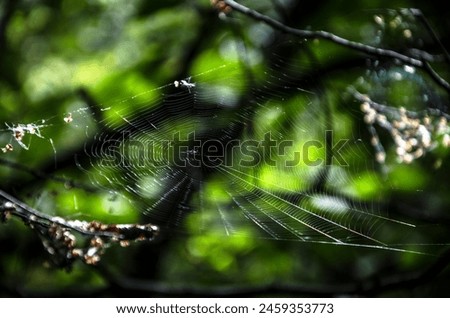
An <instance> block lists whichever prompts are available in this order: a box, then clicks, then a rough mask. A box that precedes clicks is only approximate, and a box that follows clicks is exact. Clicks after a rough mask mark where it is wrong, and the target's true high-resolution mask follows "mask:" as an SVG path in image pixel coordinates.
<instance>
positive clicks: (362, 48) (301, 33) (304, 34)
mask: <svg viewBox="0 0 450 318" xmlns="http://www.w3.org/2000/svg"><path fill="white" fill-rule="evenodd" d="M223 2H224V3H225V4H226V5H228V6H230V7H231V8H233V9H234V10H236V11H239V12H241V13H243V14H245V15H247V16H249V17H251V18H253V19H255V20H258V21H261V22H264V23H266V24H268V25H270V26H271V27H273V28H274V29H277V30H280V31H282V32H284V33H288V34H292V35H295V36H298V37H301V38H303V39H324V40H327V41H330V42H333V43H335V44H338V45H341V46H343V47H346V48H350V49H353V50H355V51H359V52H363V53H366V54H369V55H373V56H377V57H382V58H392V59H395V60H397V61H400V62H403V63H405V64H408V65H412V66H415V67H418V68H421V69H423V70H425V71H426V72H427V73H428V74H429V75H430V76H431V77H432V78H433V80H434V81H435V82H436V83H437V84H439V85H440V86H441V87H443V88H444V89H445V90H447V91H448V92H450V84H449V83H448V82H447V81H446V80H445V79H443V78H442V77H441V76H440V75H439V74H438V73H436V71H434V70H433V69H432V68H431V66H429V64H428V63H427V62H428V61H427V60H420V59H417V58H413V57H410V56H407V55H404V54H401V53H399V52H396V51H393V50H389V49H382V48H378V47H374V46H370V45H366V44H362V43H359V42H354V41H350V40H347V39H345V38H342V37H340V36H337V35H335V34H333V33H331V32H327V31H310V30H301V29H296V28H292V27H289V26H287V25H284V24H283V23H281V22H279V21H277V20H275V19H272V18H271V17H268V16H266V15H263V14H261V13H259V12H258V11H255V10H253V9H250V8H248V7H246V6H244V5H242V4H239V3H237V2H235V1H233V0H224V1H223ZM425 57H426V56H425V55H422V58H425Z"/></svg>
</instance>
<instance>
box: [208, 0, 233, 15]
mask: <svg viewBox="0 0 450 318" xmlns="http://www.w3.org/2000/svg"><path fill="white" fill-rule="evenodd" d="M211 5H212V6H213V7H214V8H215V9H216V10H217V11H219V12H220V13H225V14H228V13H230V12H231V11H232V10H233V9H232V8H231V7H230V6H229V5H227V4H226V3H225V1H223V0H211Z"/></svg>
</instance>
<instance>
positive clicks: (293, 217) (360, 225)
mask: <svg viewBox="0 0 450 318" xmlns="http://www.w3.org/2000/svg"><path fill="white" fill-rule="evenodd" d="M284 63H286V61H284V60H283V59H282V58H279V60H278V64H277V65H275V66H274V68H270V69H268V70H267V71H266V72H265V75H266V76H267V78H265V79H264V80H262V81H257V80H254V79H253V78H252V76H253V75H252V74H249V73H247V72H248V70H246V69H245V68H244V67H243V66H242V65H239V64H232V65H220V66H218V67H216V68H213V69H210V70H207V71H205V72H203V73H200V74H198V75H194V76H191V77H190V78H187V79H185V80H183V82H184V85H179V83H174V84H172V83H170V84H168V85H165V86H162V87H159V88H157V89H155V90H151V91H149V92H146V93H143V94H140V95H139V96H133V97H132V99H131V100H127V101H132V102H131V103H122V102H120V103H118V104H113V105H111V106H110V107H108V109H107V111H106V112H105V115H106V116H105V118H104V119H102V120H101V121H100V122H99V124H100V126H101V127H102V129H101V130H100V131H99V132H97V133H95V134H94V135H93V136H92V138H91V139H90V141H89V143H87V144H86V150H85V152H86V155H87V158H88V159H89V160H88V162H81V161H79V162H78V164H79V167H80V168H81V169H82V170H83V171H85V172H87V173H88V174H89V175H90V178H91V180H92V182H93V184H96V185H97V186H100V187H102V188H103V189H105V190H107V191H114V192H116V193H119V194H122V195H123V194H125V195H126V197H127V199H129V200H132V201H133V202H134V203H133V204H137V205H138V206H139V209H140V210H141V211H143V214H144V216H145V220H146V221H149V222H153V223H155V224H158V225H159V226H161V227H162V228H163V229H165V230H166V231H167V232H168V233H176V232H181V233H183V232H186V231H191V232H192V231H193V232H203V231H214V232H215V233H216V234H217V235H223V236H229V235H253V236H257V237H260V238H268V239H275V240H295V241H301V242H311V243H325V244H342V245H352V246H367V247H373V248H381V249H391V250H402V249H401V248H399V247H398V246H397V245H398V244H399V243H402V242H399V241H394V242H389V241H386V235H385V233H386V231H388V229H389V231H396V229H397V230H398V231H400V233H402V236H407V233H408V232H410V231H413V230H414V229H415V225H414V224H413V223H409V222H407V221H403V220H397V219H395V218H391V217H390V216H389V215H388V214H387V213H386V212H385V211H383V210H382V209H381V208H380V207H379V206H378V205H377V202H376V201H375V200H374V199H370V200H368V201H364V200H361V199H360V198H358V196H357V194H356V193H355V192H354V191H352V189H349V188H347V189H346V188H345V185H346V184H348V183H350V182H351V179H352V178H354V177H355V175H358V174H359V173H364V172H365V171H367V169H371V168H370V166H368V165H367V164H364V163H363V164H361V162H358V161H364V160H365V158H366V157H367V153H368V149H367V148H366V146H365V145H364V144H363V143H362V142H361V138H360V136H355V135H354V132H353V131H351V132H349V133H348V134H339V129H337V130H336V132H337V133H338V135H337V136H334V138H339V137H341V138H342V139H343V140H344V141H345V143H344V146H343V147H342V148H340V149H339V151H341V152H342V154H339V155H342V157H343V158H346V160H348V162H347V161H346V160H344V162H335V160H334V159H333V158H331V159H330V158H329V157H327V156H328V155H327V154H326V152H327V151H330V149H327V147H329V145H327V143H328V142H329V141H327V140H326V134H327V131H328V132H331V133H336V132H333V131H332V130H330V129H332V127H333V124H334V125H336V124H338V123H333V124H332V123H329V121H330V120H333V119H330V118H332V114H329V113H328V112H332V110H331V109H330V107H329V105H328V106H327V105H326V104H327V101H326V100H325V99H324V98H322V97H321V94H322V93H323V90H322V89H320V88H317V87H314V85H309V86H310V87H308V88H302V87H301V86H299V85H298V82H296V81H297V78H298V77H300V76H301V74H302V72H303V70H302V69H299V68H298V67H295V65H294V64H289V65H286V64H285V65H283V64H284ZM279 69H291V73H290V74H287V73H279V72H278V70H279ZM155 92H156V94H154V93H155ZM146 95H151V96H152V98H151V99H149V100H148V99H147V98H143V97H146ZM137 98H142V102H134V100H136V99H137ZM339 124H340V123H339ZM267 136H268V137H267ZM265 138H268V139H265ZM265 141H266V142H272V143H273V144H274V147H273V148H269V150H267V147H266V148H264V145H263V144H264V142H265ZM287 141H289V142H290V143H289V147H286V148H280V147H279V145H280V143H282V142H287ZM309 142H314V143H313V145H312V146H311V147H307V146H308V143H309ZM208 146H210V147H211V148H208ZM232 146H235V147H232ZM211 149H212V151H211ZM280 149H281V150H280ZM296 159H297V160H296ZM352 161H356V162H352ZM374 182H377V180H374ZM378 199H381V198H378ZM396 239H398V237H395V238H394V240H396ZM393 244H394V245H393Z"/></svg>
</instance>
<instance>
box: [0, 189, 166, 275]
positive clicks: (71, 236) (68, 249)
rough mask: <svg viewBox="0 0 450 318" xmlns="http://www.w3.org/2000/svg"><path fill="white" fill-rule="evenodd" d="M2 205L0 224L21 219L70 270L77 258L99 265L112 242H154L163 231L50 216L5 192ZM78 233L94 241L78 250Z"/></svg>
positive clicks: (57, 262)
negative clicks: (14, 218) (11, 219)
mask: <svg viewBox="0 0 450 318" xmlns="http://www.w3.org/2000/svg"><path fill="white" fill-rule="evenodd" d="M0 202H1V203H2V204H1V205H0V221H1V222H6V221H7V220H9V219H10V218H11V217H17V218H19V219H21V220H22V221H23V222H24V223H25V225H27V226H28V227H30V228H31V229H33V230H34V231H35V232H36V233H37V234H38V235H39V236H40V238H41V240H42V243H43V245H44V247H45V249H46V250H47V252H48V253H49V254H50V255H51V260H52V261H53V263H54V264H55V265H56V266H58V267H65V268H70V266H71V265H72V263H73V262H74V261H75V260H77V259H80V260H82V261H83V262H84V263H86V264H89V265H95V264H97V263H98V262H99V261H100V255H101V254H102V253H103V252H104V250H105V249H106V248H108V247H109V245H110V243H119V244H120V245H121V246H128V245H129V243H130V242H131V241H144V240H146V241H153V240H155V238H156V237H158V235H159V232H160V230H159V227H158V226H156V225H152V224H144V225H140V224H104V223H100V222H97V221H91V222H87V221H80V220H65V219H63V218H61V217H57V216H49V215H46V214H44V213H42V212H39V211H37V210H35V209H33V208H32V207H30V206H28V205H27V204H25V203H24V202H22V201H20V200H17V199H16V198H14V197H13V196H11V195H9V194H8V193H6V192H4V191H2V190H0ZM75 234H78V235H81V236H83V237H84V238H87V239H90V241H89V243H88V244H87V246H85V247H78V245H77V238H76V236H75Z"/></svg>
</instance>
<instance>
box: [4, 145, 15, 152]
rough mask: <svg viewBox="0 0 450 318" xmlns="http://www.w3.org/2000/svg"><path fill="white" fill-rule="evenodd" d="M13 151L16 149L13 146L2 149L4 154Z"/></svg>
mask: <svg viewBox="0 0 450 318" xmlns="http://www.w3.org/2000/svg"><path fill="white" fill-rule="evenodd" d="M13 150H14V147H13V145H11V144H6V145H5V147H3V148H2V152H3V153H5V152H8V151H13Z"/></svg>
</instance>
